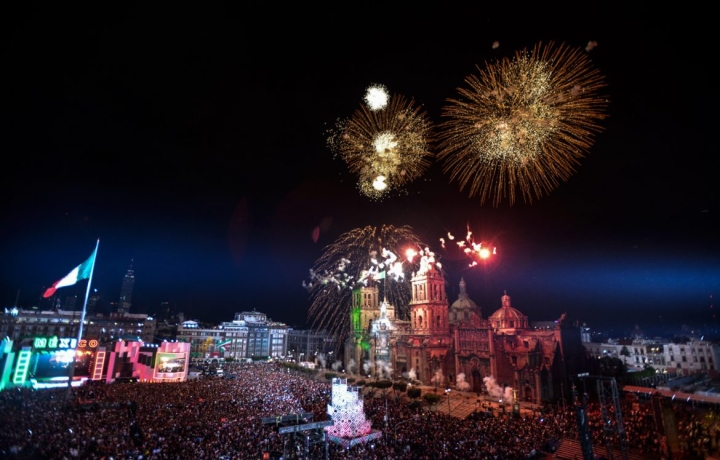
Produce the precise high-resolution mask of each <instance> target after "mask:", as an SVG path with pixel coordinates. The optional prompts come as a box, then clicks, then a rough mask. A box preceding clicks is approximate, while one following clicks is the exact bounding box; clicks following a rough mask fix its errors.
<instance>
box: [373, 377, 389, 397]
mask: <svg viewBox="0 0 720 460" xmlns="http://www.w3.org/2000/svg"><path fill="white" fill-rule="evenodd" d="M392 386H393V383H392V381H391V380H378V381H377V382H375V388H377V389H379V390H382V393H383V396H387V390H388V388H390V387H392Z"/></svg>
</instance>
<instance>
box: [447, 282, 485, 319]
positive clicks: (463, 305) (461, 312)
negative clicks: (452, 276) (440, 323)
mask: <svg viewBox="0 0 720 460" xmlns="http://www.w3.org/2000/svg"><path fill="white" fill-rule="evenodd" d="M449 313H450V324H459V323H462V322H470V323H473V324H475V323H477V322H478V321H480V307H478V306H477V304H476V303H475V302H473V301H472V299H471V298H470V297H468V295H467V291H466V290H465V280H464V279H463V278H460V294H459V295H458V298H457V300H456V301H455V302H453V304H452V305H451V306H450V312H449Z"/></svg>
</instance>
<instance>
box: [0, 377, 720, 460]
mask: <svg viewBox="0 0 720 460" xmlns="http://www.w3.org/2000/svg"><path fill="white" fill-rule="evenodd" d="M226 373H229V374H233V375H235V376H236V378H232V379H231V378H207V379H200V380H193V381H186V382H181V383H128V384H86V385H83V386H81V387H78V388H73V389H72V391H71V392H68V391H67V389H66V388H59V389H46V390H32V389H28V388H12V389H7V390H4V391H2V392H0V425H1V426H2V427H3V428H2V430H0V456H2V458H8V459H15V460H25V459H58V460H72V459H75V458H78V459H98V460H99V459H102V460H121V459H122V460H125V459H133V460H140V459H142V460H145V459H158V460H159V459H173V460H175V459H215V460H219V459H223V460H225V459H227V460H230V459H233V460H234V459H253V460H255V459H263V458H268V457H269V458H273V455H275V456H276V458H277V454H284V458H308V459H323V458H326V456H327V458H329V459H363V460H373V459H413V460H415V459H419V460H423V459H428V460H430V459H433V460H434V459H531V458H544V457H547V456H548V455H549V454H550V452H551V451H552V450H553V448H554V447H555V446H556V445H557V443H558V441H559V440H560V439H562V438H574V439H577V438H578V424H577V420H576V417H575V414H574V409H573V407H572V406H573V405H572V404H570V405H568V407H564V408H562V409H561V408H560V407H556V408H553V409H548V410H545V411H543V412H538V413H537V414H535V415H533V416H532V417H530V416H522V417H513V416H511V414H505V415H504V416H499V415H498V416H488V415H487V414H486V413H483V412H478V413H475V414H472V415H471V416H469V417H467V418H464V419H459V418H456V417H453V416H451V415H448V414H445V413H443V412H441V411H437V410H435V411H434V410H431V408H428V407H427V406H425V407H417V406H416V405H411V404H408V403H407V399H406V398H392V397H389V398H385V397H383V396H382V395H381V394H380V393H379V392H378V393H377V394H374V395H373V396H371V395H370V394H368V395H367V396H365V398H364V399H363V401H364V408H365V413H366V416H367V417H368V419H369V420H370V421H371V422H372V427H373V428H374V429H377V430H379V431H382V436H380V437H378V438H377V439H372V440H369V441H367V442H360V443H357V444H354V445H351V446H348V447H344V446H343V445H341V444H338V443H335V442H332V441H330V442H327V443H326V442H318V441H317V438H313V437H311V436H305V435H303V436H298V435H297V434H292V435H289V434H282V433H280V432H279V431H278V429H277V428H278V425H277V424H273V423H267V419H268V418H271V417H279V416H285V415H291V414H305V413H310V414H312V416H311V417H309V418H308V420H311V421H313V422H317V421H324V420H328V419H329V416H328V414H327V406H328V404H329V403H330V400H331V391H332V386H331V384H330V383H329V382H327V381H325V380H324V379H317V380H315V379H312V378H308V376H307V374H296V373H294V372H291V371H290V370H288V369H287V368H284V367H281V366H276V365H274V364H237V365H235V367H234V368H233V369H229V370H228V371H227V372H226ZM624 404H629V403H627V402H624ZM624 410H625V409H624ZM599 412H600V408H599V407H593V406H592V405H589V406H588V411H587V413H588V419H589V420H591V421H592V422H591V423H590V424H589V429H590V430H591V433H592V436H602V435H603V425H602V421H601V422H597V420H601V418H598V416H599ZM708 412H709V413H710V414H712V411H708ZM624 415H625V416H624V426H625V430H626V433H627V435H628V436H627V439H628V442H629V443H630V447H631V448H632V449H633V450H634V451H636V452H642V453H645V454H646V455H648V456H656V458H660V445H659V443H658V439H657V436H653V433H655V432H656V430H654V428H653V424H654V423H655V422H654V418H653V416H652V412H651V408H650V405H640V404H634V405H629V406H628V407H627V410H625V413H624ZM696 417H699V415H698V414H696V413H695V412H693V411H690V410H686V409H680V410H678V425H677V428H678V432H679V433H680V436H681V438H682V440H683V449H684V455H685V458H704V457H703V456H702V455H703V454H706V453H707V451H708V449H711V448H712V445H714V444H715V442H716V438H717V437H718V432H719V431H716V430H715V428H714V427H709V425H708V424H707V423H705V422H706V420H700V419H699V418H696ZM264 422H265V423H264Z"/></svg>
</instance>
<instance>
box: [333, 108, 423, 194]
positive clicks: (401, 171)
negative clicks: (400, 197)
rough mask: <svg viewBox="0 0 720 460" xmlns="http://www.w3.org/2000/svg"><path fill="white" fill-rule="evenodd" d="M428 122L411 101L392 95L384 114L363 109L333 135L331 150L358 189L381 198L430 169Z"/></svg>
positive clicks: (381, 111)
mask: <svg viewBox="0 0 720 460" xmlns="http://www.w3.org/2000/svg"><path fill="white" fill-rule="evenodd" d="M430 129H431V128H430V121H429V120H428V118H427V115H426V114H425V112H424V111H423V110H421V108H420V107H418V106H415V105H414V102H413V101H412V100H408V99H405V98H403V97H402V96H398V95H394V96H392V97H391V98H390V102H389V103H388V104H387V106H386V107H385V108H384V109H383V110H377V111H373V110H371V109H370V108H369V107H368V106H367V105H361V106H360V108H359V109H358V110H356V111H355V112H354V113H353V115H352V116H351V117H350V118H349V119H347V120H340V121H338V123H337V124H336V126H335V128H334V129H333V130H330V131H329V133H328V134H329V136H328V146H329V147H330V149H331V151H332V152H333V154H334V155H336V156H339V157H340V158H342V159H343V160H344V161H345V162H346V163H347V165H348V168H349V169H350V172H352V173H353V174H356V175H357V176H358V188H359V189H360V191H361V193H363V194H364V195H366V196H367V197H369V198H373V199H380V198H382V197H384V196H385V195H386V194H387V193H389V192H391V191H393V190H399V189H401V188H403V187H404V186H406V185H407V184H409V183H411V182H412V181H414V180H416V179H417V178H418V177H420V176H421V175H422V174H423V173H424V172H425V171H426V170H427V168H428V167H429V166H430V164H431V159H432V158H433V154H432V152H431V151H430V145H429V136H430Z"/></svg>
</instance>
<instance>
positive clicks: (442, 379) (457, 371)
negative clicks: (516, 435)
mask: <svg viewBox="0 0 720 460" xmlns="http://www.w3.org/2000/svg"><path fill="white" fill-rule="evenodd" d="M411 286H412V292H411V300H410V304H409V307H410V308H409V310H410V318H409V320H406V321H402V320H398V319H396V318H395V309H394V308H393V307H392V306H390V305H388V304H387V303H386V302H381V301H380V299H379V293H378V288H377V286H363V287H360V288H358V289H356V290H355V291H354V292H353V306H352V310H351V328H352V331H351V334H350V337H349V338H348V340H347V341H346V343H345V362H346V367H349V368H350V372H357V373H359V374H367V375H370V376H372V375H373V374H375V375H376V376H378V377H383V378H393V377H399V376H401V375H402V376H405V377H408V378H411V379H414V380H419V381H421V382H422V383H423V384H427V385H433V384H434V385H436V386H441V385H443V386H444V385H448V386H449V385H453V386H456V387H458V388H459V389H465V390H469V391H473V392H477V393H484V392H489V390H490V386H492V387H493V388H496V387H502V388H503V389H507V388H510V389H512V390H513V392H514V394H515V397H516V398H517V399H522V400H526V401H532V402H537V403H540V402H541V401H549V400H555V399H558V398H561V397H562V398H568V397H569V396H570V389H571V384H572V382H571V379H572V378H574V377H576V376H577V375H578V374H580V373H582V372H585V370H586V357H585V350H584V349H583V346H582V342H581V332H582V331H581V328H580V327H578V326H575V325H572V324H570V323H569V322H568V321H567V320H566V318H565V315H563V316H562V317H561V318H559V319H558V320H557V321H554V322H553V327H543V328H537V329H533V328H531V327H530V325H529V321H528V318H527V316H525V315H523V314H522V313H521V312H520V311H519V310H517V309H515V308H513V307H512V305H511V299H510V296H509V295H507V293H505V294H504V295H503V296H502V298H501V308H500V309H498V310H497V311H495V312H494V313H493V314H491V315H490V316H489V317H488V318H487V319H484V318H483V317H482V312H481V310H480V308H479V307H478V306H477V305H476V304H475V303H474V302H473V301H472V300H471V299H470V298H469V297H468V295H467V292H466V286H465V282H464V280H461V281H460V291H459V292H460V294H459V297H458V299H457V300H456V301H455V302H454V303H453V304H452V305H450V304H449V302H448V299H447V296H446V293H445V278H444V276H443V275H442V274H441V273H440V271H438V270H437V269H436V267H435V266H434V264H432V263H426V264H423V265H422V266H421V268H420V270H418V272H417V273H414V274H413V277H412V280H411ZM353 366H354V369H353ZM368 369H370V370H371V372H368Z"/></svg>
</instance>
